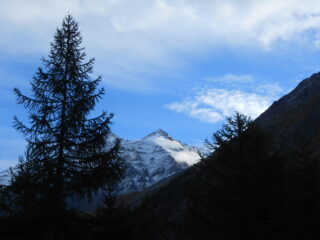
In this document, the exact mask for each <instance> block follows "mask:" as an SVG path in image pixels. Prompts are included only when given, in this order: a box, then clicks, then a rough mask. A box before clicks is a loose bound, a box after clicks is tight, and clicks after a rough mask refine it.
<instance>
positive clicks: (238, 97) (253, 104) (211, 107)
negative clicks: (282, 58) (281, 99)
mask: <svg viewBox="0 0 320 240" xmlns="http://www.w3.org/2000/svg"><path fill="white" fill-rule="evenodd" d="M230 76H233V77H232V79H239V80H240V79H245V78H243V76H247V75H239V78H237V77H236V76H237V75H230ZM248 76H249V75H248ZM224 78H225V77H224V76H222V77H220V78H216V79H224ZM226 79H229V78H226ZM250 82H251V83H252V84H251V85H250V86H249V89H248V86H247V87H246V90H239V89H232V87H231V88H230V85H229V83H230V82H229V80H227V81H226V82H225V84H226V85H228V88H227V87H226V88H215V87H213V86H212V87H208V86H207V87H204V88H201V89H194V91H193V93H192V95H191V96H188V97H186V98H184V99H182V100H181V101H178V102H173V103H170V104H168V105H166V106H165V107H166V108H167V109H170V110H173V111H175V112H177V113H184V114H186V115H188V116H190V117H192V118H196V119H199V120H200V121H203V122H208V123H216V122H219V121H221V120H223V119H224V118H225V117H227V116H230V115H232V114H233V113H234V112H241V113H243V114H246V115H248V116H251V117H252V118H256V117H257V116H259V115H260V114H261V113H262V112H263V111H265V110H266V109H267V108H268V107H269V106H270V105H271V103H272V102H273V101H274V100H275V99H276V98H277V97H278V95H279V93H281V92H282V88H281V87H280V86H279V85H278V84H277V83H271V84H259V83H257V82H255V83H254V78H253V77H250ZM241 83H242V84H246V83H247V81H242V82H241ZM241 83H240V85H238V87H237V88H241Z"/></svg>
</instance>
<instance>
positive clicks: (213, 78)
mask: <svg viewBox="0 0 320 240" xmlns="http://www.w3.org/2000/svg"><path fill="white" fill-rule="evenodd" d="M67 14H71V15H72V16H73V17H74V18H75V19H76V20H77V21H78V22H79V27H80V31H81V33H82V36H83V46H84V47H85V49H86V50H85V51H86V53H87V55H88V57H95V59H96V61H95V65H94V72H93V74H92V77H93V78H94V77H96V76H98V75H102V86H103V87H105V89H106V94H105V96H104V99H102V100H101V101H100V102H99V103H98V105H97V107H96V109H95V112H96V113H99V112H101V111H102V110H107V111H108V112H113V113H114V114H115V116H114V118H113V125H112V127H111V128H112V131H113V132H114V133H115V134H117V135H118V136H119V137H121V138H124V139H130V140H136V139H140V138H142V137H144V136H145V135H147V134H149V133H150V132H152V131H155V130H157V129H160V128H161V129H163V130H165V131H167V132H168V133H169V134H170V135H171V136H172V137H174V138H175V139H178V140H180V141H182V142H184V143H187V144H191V145H197V146H199V145H201V144H202V143H203V141H204V140H205V139H206V138H210V137H211V136H212V134H213V133H214V132H215V131H217V130H218V129H219V128H220V127H221V125H222V124H223V122H224V120H225V118H226V117H228V116H230V115H232V114H233V113H234V112H236V111H238V112H241V113H244V114H246V115H249V116H251V117H252V118H253V119H254V118H256V117H257V116H259V114H261V113H262V112H263V111H265V110H266V109H267V108H268V107H269V106H270V105H271V104H272V102H273V101H275V100H277V99H278V98H279V97H281V96H283V95H284V94H286V93H288V92H289V91H291V90H292V89H293V88H294V87H295V86H296V85H297V84H298V83H299V82H300V81H301V80H303V79H305V78H307V77H309V76H310V75H311V74H313V73H316V72H318V71H319V69H320V2H319V0H304V1H303V2H302V1H301V0H281V1H279V0H241V1H239V0H224V1H220V0H202V1H199V0H136V1H131V0H46V1H43V0H28V1H27V0H10V1H8V0H0V32H1V38H0V78H1V81H0V115H1V117H0V171H1V170H3V169H6V168H7V167H9V166H13V165H14V164H15V163H16V162H17V160H18V157H19V156H22V155H23V154H24V149H25V141H24V139H23V137H22V136H21V134H19V133H18V132H17V131H16V130H15V129H14V128H13V127H12V126H13V117H14V116H17V117H19V118H20V119H22V120H24V121H26V122H28V118H27V117H28V112H27V111H26V110H25V109H24V108H23V107H22V106H20V105H17V104H16V99H15V97H14V95H13V91H12V89H13V88H14V87H18V88H19V89H21V91H23V92H24V93H26V94H30V85H29V82H30V80H31V79H32V76H33V75H34V73H35V72H36V70H37V68H38V67H40V66H42V65H41V64H42V63H41V60H40V59H41V57H46V56H47V55H48V52H49V49H50V48H49V47H50V42H51V41H52V40H53V35H54V34H55V31H56V29H57V28H59V27H60V25H61V22H62V19H63V18H64V17H65V16H66V15H67Z"/></svg>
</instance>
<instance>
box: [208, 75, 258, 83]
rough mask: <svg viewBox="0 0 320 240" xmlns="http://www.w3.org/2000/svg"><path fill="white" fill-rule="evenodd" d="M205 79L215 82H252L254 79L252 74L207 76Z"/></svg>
mask: <svg viewBox="0 0 320 240" xmlns="http://www.w3.org/2000/svg"><path fill="white" fill-rule="evenodd" d="M205 80H207V81H209V82H214V83H224V84H225V83H228V84H233V83H252V82H253V81H254V79H253V76H251V75H236V74H226V75H223V76H219V77H206V78H205Z"/></svg>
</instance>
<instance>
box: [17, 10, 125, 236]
mask: <svg viewBox="0 0 320 240" xmlns="http://www.w3.org/2000/svg"><path fill="white" fill-rule="evenodd" d="M81 42H82V37H81V35H80V32H79V29H78V23H77V22H76V21H75V20H74V19H73V18H72V16H70V15H67V16H66V17H65V19H64V20H63V22H62V27H61V28H59V29H57V31H56V34H55V36H54V41H53V42H52V43H51V50H50V54H49V57H48V58H43V59H42V62H43V68H42V67H40V68H39V69H38V71H37V73H36V74H35V76H34V78H33V80H32V81H31V82H30V84H31V89H32V96H31V97H28V96H25V95H23V94H22V93H21V92H20V90H19V89H17V88H16V89H14V92H15V94H16V96H17V99H18V103H19V104H23V105H24V107H25V108H26V109H28V111H29V113H30V115H29V118H30V126H27V125H25V124H23V123H22V122H21V121H20V120H18V119H17V118H15V128H16V129H17V130H18V131H20V132H22V133H23V134H24V136H25V139H26V140H27V143H28V148H29V153H28V155H29V156H28V159H27V161H29V162H32V165H33V166H36V168H37V169H38V171H37V173H38V174H39V175H38V177H39V178H40V179H41V183H42V184H43V185H44V186H45V189H44V190H43V192H42V193H41V194H40V195H43V197H44V198H45V199H46V201H47V202H48V203H49V202H50V204H48V209H49V213H50V216H49V217H51V218H52V224H53V225H55V226H54V228H55V230H54V231H55V232H57V231H59V230H58V228H59V227H58V225H57V224H58V222H61V221H62V220H63V214H64V212H65V211H66V209H67V208H68V206H67V203H66V200H67V198H68V197H69V196H71V195H76V196H88V197H90V196H91V195H92V193H94V192H95V191H97V190H98V189H99V188H101V187H103V186H104V185H106V184H112V183H114V182H115V181H117V180H118V179H119V178H120V177H121V176H122V173H123V168H124V162H123V160H122V159H121V158H120V157H119V146H120V140H115V141H114V143H113V145H112V146H110V144H109V147H106V146H107V145H108V144H107V143H108V142H109V143H110V141H108V136H109V134H110V127H109V125H110V123H111V121H110V120H111V118H112V116H113V115H112V114H109V115H108V114H107V113H106V112H103V113H102V114H101V115H99V116H97V117H93V118H89V115H90V113H91V111H92V110H93V109H94V107H95V105H96V103H97V101H98V100H99V99H101V97H102V96H103V94H104V89H103V88H101V89H97V87H98V85H99V83H100V82H101V76H99V77H98V78H97V79H94V80H92V79H91V78H90V73H92V66H93V63H94V59H90V60H89V61H87V62H86V61H85V59H86V54H85V52H84V48H82V47H81V46H80V45H81Z"/></svg>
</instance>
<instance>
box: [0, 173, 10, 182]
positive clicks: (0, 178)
mask: <svg viewBox="0 0 320 240" xmlns="http://www.w3.org/2000/svg"><path fill="white" fill-rule="evenodd" d="M8 181H9V171H8V170H4V171H1V172H0V185H7V184H8Z"/></svg>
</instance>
